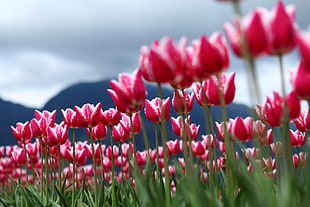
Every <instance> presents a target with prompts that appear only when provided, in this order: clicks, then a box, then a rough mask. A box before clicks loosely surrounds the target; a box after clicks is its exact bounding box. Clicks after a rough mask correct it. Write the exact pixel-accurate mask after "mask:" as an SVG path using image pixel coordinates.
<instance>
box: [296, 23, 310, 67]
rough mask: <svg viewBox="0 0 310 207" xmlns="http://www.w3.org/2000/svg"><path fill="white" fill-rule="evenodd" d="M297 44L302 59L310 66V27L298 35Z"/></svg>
mask: <svg viewBox="0 0 310 207" xmlns="http://www.w3.org/2000/svg"><path fill="white" fill-rule="evenodd" d="M297 39H298V40H297V44H298V48H299V53H300V56H301V58H302V61H303V62H304V63H305V64H306V65H307V68H310V27H309V29H308V30H307V31H301V32H299V34H298V35H297Z"/></svg>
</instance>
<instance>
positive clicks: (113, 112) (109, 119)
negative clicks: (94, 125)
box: [100, 108, 121, 127]
mask: <svg viewBox="0 0 310 207" xmlns="http://www.w3.org/2000/svg"><path fill="white" fill-rule="evenodd" d="M120 119H121V113H120V112H119V111H118V110H117V109H115V108H109V109H108V110H105V111H104V112H102V114H101V120H100V121H101V123H102V124H103V125H105V126H109V127H111V126H115V125H116V124H118V123H119V121H120Z"/></svg>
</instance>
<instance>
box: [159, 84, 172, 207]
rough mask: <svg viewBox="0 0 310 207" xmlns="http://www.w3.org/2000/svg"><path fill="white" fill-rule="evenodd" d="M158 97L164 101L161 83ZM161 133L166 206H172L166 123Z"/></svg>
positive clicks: (161, 126) (161, 124) (162, 124)
mask: <svg viewBox="0 0 310 207" xmlns="http://www.w3.org/2000/svg"><path fill="white" fill-rule="evenodd" d="M157 90H158V95H159V98H160V99H161V100H163V91H162V88H161V85H160V83H158V84H157ZM161 111H162V112H163V111H164V107H163V104H162V106H161ZM162 120H164V113H162ZM160 132H161V138H162V146H163V148H164V168H165V198H166V200H165V201H166V206H167V207H169V206H171V197H170V192H171V190H170V181H169V180H170V178H169V173H168V172H169V169H168V164H169V163H168V159H169V158H168V149H167V144H166V143H167V140H168V138H167V126H166V122H163V123H160Z"/></svg>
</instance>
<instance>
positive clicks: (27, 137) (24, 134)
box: [11, 121, 32, 142]
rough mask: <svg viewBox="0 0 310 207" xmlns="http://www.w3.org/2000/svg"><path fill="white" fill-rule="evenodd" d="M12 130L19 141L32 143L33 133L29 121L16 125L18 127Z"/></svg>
mask: <svg viewBox="0 0 310 207" xmlns="http://www.w3.org/2000/svg"><path fill="white" fill-rule="evenodd" d="M11 130H12V132H13V135H14V137H15V139H16V140H17V141H21V142H31V138H32V131H31V126H30V122H28V121H27V122H25V123H21V122H18V123H17V124H16V127H13V126H11Z"/></svg>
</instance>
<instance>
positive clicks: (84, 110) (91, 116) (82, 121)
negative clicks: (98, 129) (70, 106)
mask: <svg viewBox="0 0 310 207" xmlns="http://www.w3.org/2000/svg"><path fill="white" fill-rule="evenodd" d="M101 108H102V103H101V102H100V103H98V104H97V105H96V106H94V105H93V104H89V103H87V104H84V105H83V106H82V107H81V108H80V107H78V106H75V107H74V110H75V112H76V119H77V125H78V126H80V127H83V128H91V127H94V126H96V125H98V124H99V122H100V118H101Z"/></svg>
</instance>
